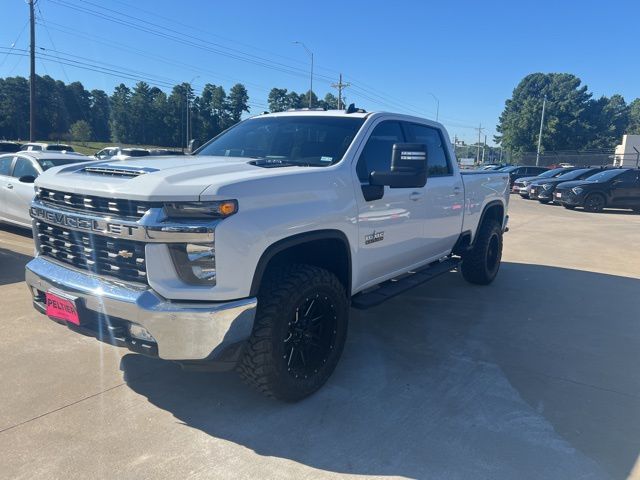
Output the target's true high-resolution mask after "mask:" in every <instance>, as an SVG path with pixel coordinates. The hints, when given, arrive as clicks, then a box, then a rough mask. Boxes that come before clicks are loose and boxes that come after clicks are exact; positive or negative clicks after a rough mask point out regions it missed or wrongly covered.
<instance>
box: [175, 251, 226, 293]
mask: <svg viewBox="0 0 640 480" xmlns="http://www.w3.org/2000/svg"><path fill="white" fill-rule="evenodd" d="M169 251H170V252H171V258H172V259H173V265H174V266H175V267H176V271H177V272H178V275H180V278H181V279H182V280H183V281H185V282H187V283H191V284H194V285H209V286H213V285H215V284H216V250H215V247H214V246H213V245H212V244H203V245H201V244H196V243H179V244H175V245H170V246H169Z"/></svg>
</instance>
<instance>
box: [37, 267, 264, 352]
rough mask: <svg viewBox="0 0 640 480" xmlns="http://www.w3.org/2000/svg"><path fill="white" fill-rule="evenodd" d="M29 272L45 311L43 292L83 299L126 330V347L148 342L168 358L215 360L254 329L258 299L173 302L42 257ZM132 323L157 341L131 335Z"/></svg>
mask: <svg viewBox="0 0 640 480" xmlns="http://www.w3.org/2000/svg"><path fill="white" fill-rule="evenodd" d="M25 274H26V282H27V285H28V286H29V287H30V290H31V294H32V295H33V297H34V307H35V308H36V309H37V310H39V311H40V312H44V309H45V305H44V301H43V300H44V294H45V293H46V292H47V291H49V290H51V289H52V288H53V289H54V290H58V291H60V292H62V293H64V294H67V295H70V296H73V297H76V298H78V300H79V303H80V305H81V307H82V310H83V311H84V313H85V315H86V316H93V317H95V318H98V319H99V320H98V321H99V322H103V323H104V322H106V323H107V324H108V325H111V324H112V322H110V319H114V322H113V324H117V325H120V329H121V330H125V331H124V332H122V331H121V332H120V333H119V335H124V337H123V339H124V340H125V341H124V344H125V345H126V346H129V347H130V348H131V347H132V345H136V346H140V345H144V346H148V347H149V349H150V350H151V351H156V350H157V355H158V356H159V357H160V358H163V359H166V360H215V359H216V358H217V357H218V356H219V355H220V354H221V353H222V352H223V351H224V350H225V349H226V348H227V347H229V346H232V345H237V344H238V343H239V342H242V341H244V340H246V339H247V338H249V336H250V335H251V332H252V330H253V322H254V318H255V312H256V305H257V300H256V299H255V298H246V299H242V300H236V301H230V302H215V303H213V302H212V303H204V302H186V301H180V302H176V301H168V300H166V299H164V298H162V297H160V296H159V295H158V294H157V293H155V292H154V291H153V290H151V289H149V287H147V286H144V285H140V286H137V285H131V284H124V283H120V282H112V281H109V280H106V279H103V278H100V277H97V276H95V275H91V274H88V273H86V272H82V271H78V270H75V269H72V268H69V267H63V266H61V265H59V264H57V263H53V262H51V261H49V260H47V259H45V258H42V257H36V258H35V259H33V260H32V261H30V262H29V263H28V264H27V266H26V272H25ZM81 320H82V315H81ZM130 323H135V324H138V325H140V326H142V327H144V328H145V329H146V330H147V331H148V332H149V333H150V334H151V335H152V336H153V338H154V339H155V342H140V341H137V340H136V339H135V338H131V337H129V336H128V335H129V333H128V331H126V330H127V327H128V325H129V324H130ZM126 340H129V341H126ZM132 349H133V348H132ZM137 350H138V351H140V350H143V349H141V348H137Z"/></svg>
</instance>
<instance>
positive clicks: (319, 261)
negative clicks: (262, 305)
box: [251, 231, 351, 296]
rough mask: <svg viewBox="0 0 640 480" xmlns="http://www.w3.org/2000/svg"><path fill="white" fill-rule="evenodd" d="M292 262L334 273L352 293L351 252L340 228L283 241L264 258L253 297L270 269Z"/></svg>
mask: <svg viewBox="0 0 640 480" xmlns="http://www.w3.org/2000/svg"><path fill="white" fill-rule="evenodd" d="M290 264H307V265H313V266H316V267H320V268H323V269H325V270H328V271H329V272H331V273H333V274H334V275H335V276H336V277H338V280H340V283H341V284H342V285H343V286H344V289H345V291H346V292H347V295H349V296H350V294H351V251H350V249H349V243H348V240H347V238H346V236H345V235H344V234H343V233H342V232H339V231H323V232H311V233H308V234H301V235H296V236H294V237H290V238H286V239H284V240H280V241H279V242H277V243H275V244H273V245H271V246H270V247H269V248H268V249H267V250H266V251H265V253H264V254H263V255H262V257H261V258H260V261H259V262H258V266H257V267H256V271H255V273H254V276H253V281H252V283H251V296H256V295H258V292H259V291H260V287H261V285H262V283H263V280H264V279H265V277H266V276H267V275H268V274H269V272H270V271H273V270H274V269H276V268H278V267H282V266H285V265H290Z"/></svg>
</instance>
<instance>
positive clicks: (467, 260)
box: [460, 220, 502, 285]
mask: <svg viewBox="0 0 640 480" xmlns="http://www.w3.org/2000/svg"><path fill="white" fill-rule="evenodd" d="M501 259H502V227H501V225H500V224H499V223H498V222H497V221H495V220H485V221H484V222H482V225H480V229H479V230H478V233H477V237H476V240H475V242H474V245H473V248H472V249H471V250H469V251H468V252H466V253H465V254H464V255H463V256H462V265H461V266H460V271H461V272H462V276H463V277H464V279H465V280H466V281H467V282H470V283H475V284H477V285H488V284H490V283H491V282H492V281H493V279H494V278H496V275H497V274H498V270H499V269H500V261H501Z"/></svg>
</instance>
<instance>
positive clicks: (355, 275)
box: [26, 106, 509, 401]
mask: <svg viewBox="0 0 640 480" xmlns="http://www.w3.org/2000/svg"><path fill="white" fill-rule="evenodd" d="M508 182H509V178H508V175H507V174H504V173H500V172H482V171H480V172H470V173H465V174H461V173H460V171H459V170H458V167H457V162H456V158H455V154H454V151H453V149H452V148H451V143H450V139H449V136H448V134H447V132H446V130H445V128H444V127H443V126H442V125H441V124H439V123H436V122H432V121H429V120H425V119H422V118H417V117H411V116H406V115H399V114H392V113H384V112H378V113H366V112H364V111H363V110H359V109H355V107H353V106H350V107H349V109H347V110H346V111H315V110H306V111H292V112H282V113H274V114H265V115H261V116H257V117H254V118H251V119H247V120H245V121H243V122H240V123H239V124H237V125H235V126H234V127H232V128H230V129H229V130H227V131H225V132H223V133H222V134H220V135H219V136H217V137H216V138H214V139H213V140H211V141H209V142H208V143H206V144H205V145H203V146H202V147H201V148H200V149H198V150H197V151H196V152H195V154H194V155H193V156H186V157H185V156H180V157H170V156H167V157H149V158H129V159H126V160H120V161H114V160H107V161H96V162H91V163H89V164H85V165H78V166H72V167H61V168H56V169H51V170H49V171H47V172H45V173H44V174H43V175H41V176H40V177H39V178H38V179H37V181H36V196H35V199H34V201H33V203H32V206H31V216H32V217H33V229H34V238H35V239H36V246H37V251H38V252H39V253H38V255H37V257H36V258H35V259H33V260H32V261H31V262H29V264H28V265H27V267H26V280H27V284H28V285H29V288H30V290H31V293H32V295H33V304H34V306H35V308H36V309H38V310H39V311H40V312H42V313H45V314H46V315H48V316H49V317H50V318H52V319H55V320H57V321H59V322H60V323H62V324H65V325H67V326H68V327H70V328H71V329H74V330H79V331H82V332H85V333H91V334H93V335H95V336H96V337H97V338H100V339H101V340H104V341H109V342H111V343H114V344H116V345H121V346H126V347H128V348H130V349H132V350H134V351H137V352H142V353H144V354H147V355H151V356H157V357H160V358H163V359H168V360H175V361H178V362H180V363H181V364H182V365H184V366H186V367H193V366H195V367H197V368H205V367H206V368H212V369H221V368H234V367H235V368H236V369H237V370H238V371H239V373H240V374H241V376H242V377H243V378H244V379H245V380H246V381H247V382H248V383H250V384H252V385H254V386H255V387H257V388H258V389H259V390H261V391H262V392H264V393H266V394H268V395H270V396H273V397H276V398H278V399H281V400H285V401H295V400H299V399H301V398H304V397H306V396H308V395H310V394H311V393H313V392H314V391H316V390H317V389H318V388H320V387H321V386H322V385H323V384H324V383H325V382H326V380H327V379H328V378H329V376H330V375H331V373H332V372H333V370H334V368H335V367H336V364H337V363H338V359H339V358H340V355H341V352H342V350H343V346H344V344H345V338H346V335H347V327H348V322H349V310H350V307H354V308H361V309H365V308H370V307H374V306H376V305H378V304H379V303H381V302H383V301H385V300H387V299H389V298H391V297H393V296H395V295H398V294H400V293H402V292H404V291H406V290H407V289H409V288H411V287H414V286H416V285H418V284H421V283H423V282H425V281H427V280H430V279H431V278H434V277H435V276H437V275H439V274H443V273H447V272H450V271H452V270H455V269H459V270H460V271H461V272H462V275H463V276H464V278H465V279H466V280H468V281H469V282H471V283H475V284H481V285H486V284H489V283H491V282H492V281H493V279H494V278H495V276H496V275H497V273H498V269H499V267H500V260H501V255H502V241H503V232H504V231H505V230H506V227H507V219H508V216H507V207H508V196H509V183H508Z"/></svg>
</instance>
